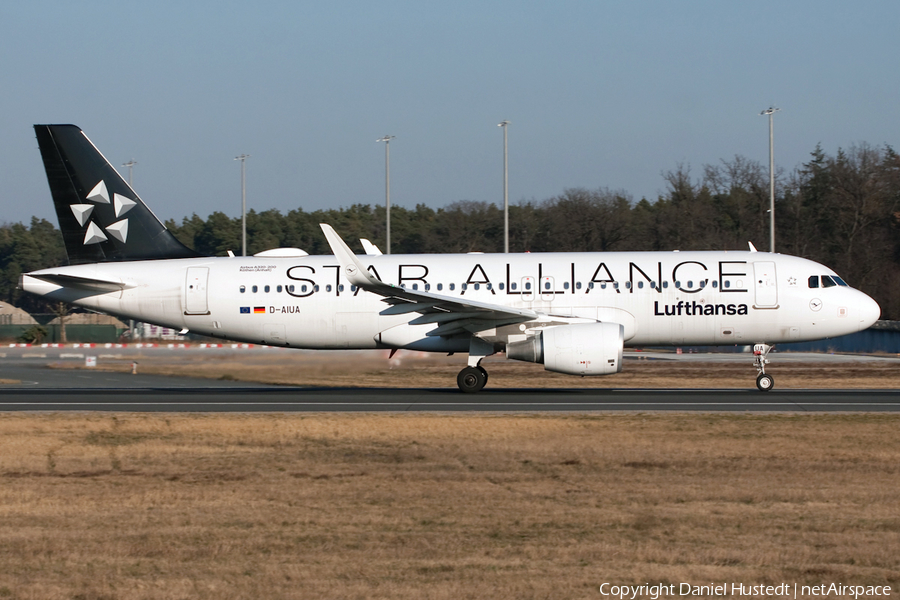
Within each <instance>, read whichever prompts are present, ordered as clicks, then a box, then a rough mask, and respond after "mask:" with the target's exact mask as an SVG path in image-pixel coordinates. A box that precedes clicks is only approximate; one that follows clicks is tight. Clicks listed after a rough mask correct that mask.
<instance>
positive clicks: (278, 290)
mask: <svg viewBox="0 0 900 600" xmlns="http://www.w3.org/2000/svg"><path fill="white" fill-rule="evenodd" d="M275 291H276V292H278V293H279V294H280V293H281V286H280V285H279V286H277V287H276V288H275Z"/></svg>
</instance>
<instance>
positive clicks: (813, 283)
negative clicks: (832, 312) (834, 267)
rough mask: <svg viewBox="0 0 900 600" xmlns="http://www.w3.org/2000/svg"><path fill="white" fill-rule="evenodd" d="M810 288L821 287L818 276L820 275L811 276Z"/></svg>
mask: <svg viewBox="0 0 900 600" xmlns="http://www.w3.org/2000/svg"><path fill="white" fill-rule="evenodd" d="M809 287H811V288H817V287H819V276H818V275H811V276H810V278H809Z"/></svg>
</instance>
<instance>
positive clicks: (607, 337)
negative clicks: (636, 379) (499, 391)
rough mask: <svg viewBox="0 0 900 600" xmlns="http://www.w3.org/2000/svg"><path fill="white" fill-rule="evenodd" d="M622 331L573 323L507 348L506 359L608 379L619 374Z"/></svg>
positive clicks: (604, 325)
mask: <svg viewBox="0 0 900 600" xmlns="http://www.w3.org/2000/svg"><path fill="white" fill-rule="evenodd" d="M624 341H625V329H624V327H622V326H621V325H620V324H618V323H576V324H573V325H559V326H556V327H549V328H547V329H544V330H542V331H541V332H539V333H538V334H537V335H535V336H533V337H530V338H528V339H527V340H524V341H521V342H512V343H509V344H507V345H506V356H507V358H512V359H514V360H523V361H526V362H533V363H539V364H543V365H544V369H546V370H547V371H554V372H556V373H566V374H567V375H610V374H612V373H618V372H619V371H621V370H622V347H623V345H624Z"/></svg>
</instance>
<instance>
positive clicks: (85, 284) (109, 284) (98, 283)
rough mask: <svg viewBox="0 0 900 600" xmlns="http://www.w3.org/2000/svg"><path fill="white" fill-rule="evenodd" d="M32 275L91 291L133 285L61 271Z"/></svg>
mask: <svg viewBox="0 0 900 600" xmlns="http://www.w3.org/2000/svg"><path fill="white" fill-rule="evenodd" d="M28 275H29V276H30V277H34V278H35V279H40V280H41V281H46V282H47V283H52V284H54V285H58V286H61V287H64V288H74V289H77V290H86V291H91V292H118V291H121V290H124V289H125V288H129V287H133V286H130V285H127V284H125V283H122V282H121V281H108V280H103V279H92V278H89V277H76V276H75V275H61V274H59V273H28Z"/></svg>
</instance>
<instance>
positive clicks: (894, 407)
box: [0, 386, 900, 412]
mask: <svg viewBox="0 0 900 600" xmlns="http://www.w3.org/2000/svg"><path fill="white" fill-rule="evenodd" d="M898 410H900V392H898V391H893V390H888V391H883V390H877V391H875V390H842V391H820V390H810V391H804V390H785V391H777V390H775V391H771V392H768V393H762V392H758V391H756V390H668V391H667V390H631V389H627V390H626V389H621V390H617V389H604V390H583V389H554V390H543V389H503V390H490V389H485V390H483V391H482V392H481V393H479V394H473V395H465V394H462V393H461V392H459V391H457V390H456V389H374V388H273V387H244V386H242V387H155V388H133V387H132V388H111V387H103V388H81V389H59V388H56V389H52V388H32V389H24V388H18V389H9V388H4V389H3V390H2V391H0V411H121V412H407V411H423V412H464V411H476V412H533V411H552V412H592V411H701V412H714V411H726V412H746V411H751V412H816V411H829V412H830V411H840V412H846V411H866V412H896V411H898Z"/></svg>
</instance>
